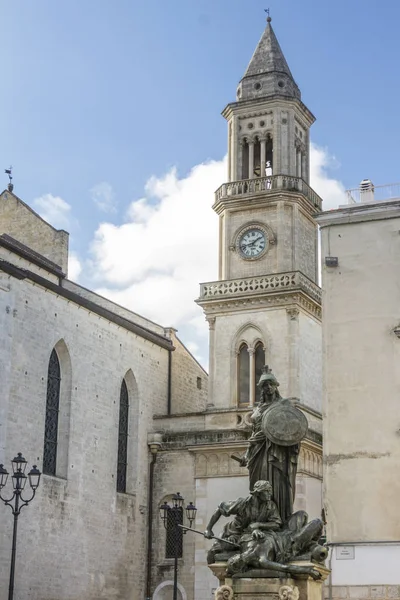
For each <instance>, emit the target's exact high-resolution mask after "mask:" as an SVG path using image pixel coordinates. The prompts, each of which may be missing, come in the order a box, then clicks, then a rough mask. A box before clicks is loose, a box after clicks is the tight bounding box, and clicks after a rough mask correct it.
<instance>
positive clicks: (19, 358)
mask: <svg viewBox="0 0 400 600" xmlns="http://www.w3.org/2000/svg"><path fill="white" fill-rule="evenodd" d="M0 325H1V332H2V335H1V337H0V344H1V355H0V376H1V384H2V399H1V403H0V407H1V408H0V410H1V427H0V460H1V462H4V463H5V464H6V465H7V467H9V466H10V464H9V463H10V460H11V459H12V458H13V456H14V455H15V454H16V453H17V452H18V451H21V452H23V454H24V455H25V457H26V458H27V460H28V461H29V463H30V464H31V465H32V463H37V464H38V466H39V467H40V468H42V455H43V437H44V419H45V404H46V385H47V369H48V362H49V358H50V353H51V351H52V349H53V348H54V346H55V345H56V344H57V343H60V344H62V346H63V348H64V350H65V353H66V355H68V357H69V363H70V383H71V386H70V420H69V428H70V429H69V441H68V444H67V455H66V457H64V459H66V461H65V467H66V473H65V478H62V477H51V476H47V475H44V476H43V477H42V482H41V484H40V487H39V490H38V492H37V496H36V498H35V499H34V501H33V502H32V504H31V505H30V506H29V507H28V508H26V509H24V510H25V512H23V513H22V514H21V518H20V527H19V533H18V563H19V564H20V565H23V568H21V569H19V570H17V574H16V584H15V585H16V590H17V593H18V595H19V596H20V597H24V598H25V597H26V598H28V597H29V598H30V600H66V599H67V598H68V599H70V598H79V599H80V600H100V599H101V598H104V599H107V600H109V599H110V598H113V597H120V598H128V597H129V598H132V599H133V600H139V599H140V600H142V599H143V597H144V594H145V592H144V585H145V560H146V538H147V534H146V514H147V478H148V448H147V432H148V430H149V429H150V428H151V427H152V416H153V413H154V412H157V411H158V412H161V407H166V405H167V388H168V385H167V383H168V382H167V377H168V351H167V350H165V349H163V348H161V347H160V346H158V345H156V344H154V343H152V342H150V341H146V340H144V339H143V338H141V337H140V336H136V335H134V334H132V333H131V332H129V331H127V330H125V329H123V328H122V327H119V326H117V325H116V324H114V323H111V322H110V321H108V320H106V319H104V318H101V317H100V316H98V315H96V314H94V313H91V312H89V311H87V310H86V309H84V308H83V307H80V306H78V305H76V304H74V303H73V302H70V301H68V300H67V299H65V298H62V297H61V296H57V295H56V294H55V293H52V292H50V291H46V290H45V289H43V288H41V287H40V286H38V285H34V284H33V283H31V282H29V280H17V279H15V278H11V279H9V278H8V277H7V276H5V275H3V274H2V277H1V280H0ZM60 340H62V342H60ZM61 354H62V353H60V355H61ZM60 362H61V373H62V377H63V373H64V375H65V369H66V368H68V365H66V364H64V361H63V358H62V356H61V358H60ZM127 373H129V376H127V383H128V388H130V389H129V391H130V393H131V396H130V438H129V439H130V447H129V449H128V477H127V478H128V491H129V493H127V494H119V493H117V492H116V469H117V446H118V443H117V436H118V410H119V394H120V386H121V382H122V378H123V377H124V376H125V375H126V374H127ZM67 379H68V378H67ZM64 380H65V378H64ZM64 382H65V381H64ZM62 385H63V381H62ZM7 487H8V488H9V487H10V486H9V485H8V486H7ZM2 510H3V517H4V518H2V519H0V538H1V540H2V543H1V544H0V565H1V568H0V589H1V590H3V595H4V593H5V592H4V590H6V589H7V585H8V572H9V564H10V551H11V527H12V518H11V513H8V512H7V511H8V509H7V508H6V507H3V508H2ZM38 549H39V550H40V551H38Z"/></svg>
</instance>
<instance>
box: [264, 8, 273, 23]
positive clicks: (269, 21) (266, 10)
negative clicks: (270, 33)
mask: <svg viewBox="0 0 400 600" xmlns="http://www.w3.org/2000/svg"><path fill="white" fill-rule="evenodd" d="M264 12H266V13H267V15H268V17H267V23H271V21H272V19H271V17H270V15H269V8H264Z"/></svg>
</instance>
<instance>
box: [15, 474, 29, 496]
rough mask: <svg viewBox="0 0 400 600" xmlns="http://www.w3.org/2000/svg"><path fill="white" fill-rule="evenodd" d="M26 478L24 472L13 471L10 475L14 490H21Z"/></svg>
mask: <svg viewBox="0 0 400 600" xmlns="http://www.w3.org/2000/svg"><path fill="white" fill-rule="evenodd" d="M27 479H28V478H27V476H26V475H25V473H22V471H17V472H16V473H14V474H13V476H12V482H13V486H14V490H19V491H20V492H22V490H23V489H24V487H25V484H26V480H27Z"/></svg>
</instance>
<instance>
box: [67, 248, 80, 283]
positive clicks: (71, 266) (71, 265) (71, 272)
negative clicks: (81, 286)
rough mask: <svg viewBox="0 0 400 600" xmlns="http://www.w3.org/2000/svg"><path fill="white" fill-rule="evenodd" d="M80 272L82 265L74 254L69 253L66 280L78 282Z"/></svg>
mask: <svg viewBox="0 0 400 600" xmlns="http://www.w3.org/2000/svg"><path fill="white" fill-rule="evenodd" d="M81 272H82V264H81V261H80V260H79V257H78V255H77V254H76V252H70V253H69V256H68V279H71V281H78V279H79V275H80V274H81Z"/></svg>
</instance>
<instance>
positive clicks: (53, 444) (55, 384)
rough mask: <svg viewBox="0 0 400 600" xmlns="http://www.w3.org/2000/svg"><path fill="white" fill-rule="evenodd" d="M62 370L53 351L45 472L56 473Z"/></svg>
mask: <svg viewBox="0 0 400 600" xmlns="http://www.w3.org/2000/svg"><path fill="white" fill-rule="evenodd" d="M60 383H61V371H60V362H59V360H58V356H57V352H56V351H55V350H53V351H52V353H51V356H50V360H49V368H48V372H47V395H46V419H45V427H44V450H43V473H45V474H46V475H56V468H57V441H58V414H59V408H60Z"/></svg>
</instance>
